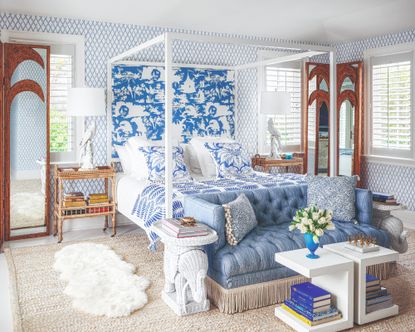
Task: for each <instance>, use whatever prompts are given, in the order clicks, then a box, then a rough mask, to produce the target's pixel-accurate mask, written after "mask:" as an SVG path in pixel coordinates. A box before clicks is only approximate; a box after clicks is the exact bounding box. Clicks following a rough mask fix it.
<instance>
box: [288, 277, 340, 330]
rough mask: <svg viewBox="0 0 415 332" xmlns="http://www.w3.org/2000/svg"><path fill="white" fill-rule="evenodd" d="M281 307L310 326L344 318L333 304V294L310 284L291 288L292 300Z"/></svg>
mask: <svg viewBox="0 0 415 332" xmlns="http://www.w3.org/2000/svg"><path fill="white" fill-rule="evenodd" d="M281 307H282V308H283V309H284V310H286V311H287V312H289V313H291V314H292V315H294V316H295V317H297V318H298V319H300V320H301V321H303V322H304V323H306V324H307V325H309V326H316V325H320V324H324V323H328V322H331V321H334V320H337V319H340V318H341V317H342V315H341V313H340V312H339V311H338V310H337V308H336V307H335V306H333V304H332V298H331V294H330V293H329V292H327V291H325V290H324V289H322V288H320V287H318V286H316V285H314V284H312V283H310V282H304V283H301V284H297V285H293V286H291V298H290V299H288V300H285V301H284V303H283V304H282V306H281Z"/></svg>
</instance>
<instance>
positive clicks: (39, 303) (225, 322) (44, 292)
mask: <svg viewBox="0 0 415 332" xmlns="http://www.w3.org/2000/svg"><path fill="white" fill-rule="evenodd" d="M93 242H96V243H104V244H107V245H109V246H111V247H112V248H113V249H114V250H115V251H116V252H117V253H118V254H120V255H122V256H123V257H124V258H125V260H126V261H127V262H130V263H132V264H134V265H135V266H137V267H138V269H137V274H138V275H142V276H145V277H147V278H149V279H150V280H151V286H150V287H149V289H148V290H147V294H148V295H149V303H148V304H147V305H146V306H145V307H144V308H142V309H140V310H138V311H136V312H135V313H133V314H132V315H131V316H128V317H123V318H105V317H94V316H91V315H88V314H83V313H81V312H78V311H76V310H74V309H73V308H72V305H71V300H70V299H69V297H67V296H66V295H64V294H63V293H62V291H63V289H64V286H65V285H64V282H62V281H60V280H59V279H58V274H57V273H56V272H55V271H54V270H53V269H52V265H53V262H54V253H55V252H56V251H58V250H59V249H60V248H62V246H65V245H67V244H69V243H66V244H60V245H58V244H52V245H46V246H36V247H30V248H19V249H12V250H10V249H6V258H7V262H8V266H9V270H10V278H11V288H12V290H11V293H12V294H11V297H12V311H13V315H14V317H13V319H14V327H15V331H42V332H43V331H48V332H50V331H61V332H66V331H77V332H82V331H111V332H118V331H292V330H291V329H290V328H289V327H288V326H287V325H285V324H284V323H282V322H281V321H280V320H278V319H277V318H276V317H275V316H274V306H269V307H265V308H261V309H257V310H250V311H246V312H244V313H239V314H234V315H227V314H222V313H220V312H219V311H218V310H217V309H216V308H212V309H211V310H210V311H209V312H205V313H200V314H195V315H191V316H185V317H178V316H176V315H175V314H174V313H173V311H171V310H170V308H169V307H167V305H165V304H164V302H163V301H162V300H161V298H160V292H161V290H162V287H163V281H164V277H163V267H162V252H163V248H162V246H159V250H158V252H157V253H151V252H150V251H149V250H147V244H148V243H147V242H148V241H147V239H146V237H145V236H144V235H125V236H119V237H115V238H113V239H111V238H102V239H98V240H93ZM384 284H385V286H386V287H388V289H389V290H390V292H391V293H392V295H393V298H394V301H395V303H397V304H399V306H400V315H399V316H396V317H393V318H389V319H385V320H382V321H378V322H376V323H373V324H368V325H366V326H356V327H355V329H353V330H356V331H382V332H385V331H400V332H403V331H415V232H412V233H411V234H410V245H409V250H408V252H407V253H406V254H404V255H401V256H400V260H399V264H398V267H397V271H396V276H394V277H392V278H390V279H389V280H387V281H385V282H384Z"/></svg>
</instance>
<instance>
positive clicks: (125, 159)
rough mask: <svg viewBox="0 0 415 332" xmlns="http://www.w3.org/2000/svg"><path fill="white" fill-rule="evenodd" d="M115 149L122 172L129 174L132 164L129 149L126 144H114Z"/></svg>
mask: <svg viewBox="0 0 415 332" xmlns="http://www.w3.org/2000/svg"><path fill="white" fill-rule="evenodd" d="M115 150H116V151H117V154H118V158H119V159H120V163H121V166H122V170H123V172H124V174H131V172H132V167H131V166H132V165H131V153H130V149H129V148H128V147H127V146H126V145H116V146H115Z"/></svg>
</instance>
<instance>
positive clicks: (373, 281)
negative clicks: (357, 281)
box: [366, 273, 380, 288]
mask: <svg viewBox="0 0 415 332" xmlns="http://www.w3.org/2000/svg"><path fill="white" fill-rule="evenodd" d="M376 285H380V280H379V278H377V277H375V276H373V275H371V274H369V273H366V288H367V287H372V286H376Z"/></svg>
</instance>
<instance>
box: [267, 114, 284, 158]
mask: <svg viewBox="0 0 415 332" xmlns="http://www.w3.org/2000/svg"><path fill="white" fill-rule="evenodd" d="M268 131H269V133H270V135H271V153H270V158H271V159H281V152H282V143H281V134H280V132H279V130H278V129H277V126H276V125H275V124H274V120H273V119H272V118H270V119H269V120H268Z"/></svg>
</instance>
